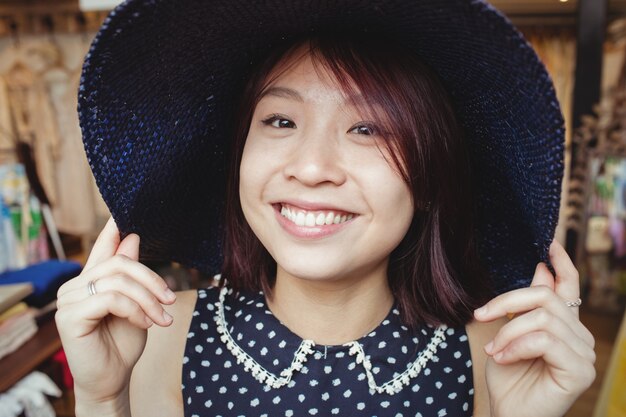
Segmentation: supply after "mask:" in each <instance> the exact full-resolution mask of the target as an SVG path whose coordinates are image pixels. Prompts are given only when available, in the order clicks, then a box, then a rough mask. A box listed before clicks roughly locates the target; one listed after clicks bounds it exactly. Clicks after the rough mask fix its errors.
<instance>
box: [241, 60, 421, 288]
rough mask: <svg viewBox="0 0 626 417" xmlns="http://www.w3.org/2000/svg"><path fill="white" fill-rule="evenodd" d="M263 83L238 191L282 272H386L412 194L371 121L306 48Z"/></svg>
mask: <svg viewBox="0 0 626 417" xmlns="http://www.w3.org/2000/svg"><path fill="white" fill-rule="evenodd" d="M270 77H271V74H270ZM265 91H266V92H265V94H264V95H263V97H262V98H261V100H260V101H259V103H258V105H257V106H256V108H255V110H254V113H253V116H252V122H251V125H250V130H249V133H248V136H247V139H246V143H245V147H244V150H243V156H242V161H241V166H240V184H239V192H240V198H241V206H242V208H243V213H244V215H245V217H246V220H247V221H248V223H249V224H250V227H251V228H252V230H253V231H254V233H255V234H256V236H257V237H258V238H259V240H260V241H261V243H262V244H263V245H264V246H265V248H266V249H267V250H268V252H269V253H270V254H271V255H272V257H273V258H274V259H275V260H276V262H277V263H278V268H279V271H280V270H281V269H282V270H283V271H285V272H287V273H288V274H290V275H293V276H296V277H299V278H304V279H318V280H319V279H338V278H348V277H352V278H358V277H360V276H363V274H367V273H368V272H371V271H372V270H374V269H377V268H385V269H383V271H386V265H387V260H388V256H389V253H390V252H391V251H392V250H393V249H394V248H395V247H396V246H397V245H398V244H399V243H400V241H401V240H402V238H403V237H404V235H405V234H406V231H407V229H408V227H409V225H410V223H411V219H412V215H413V203H412V201H411V197H410V193H409V189H408V187H407V185H406V184H405V182H404V181H403V180H402V178H401V177H400V175H399V174H398V172H397V170H396V169H395V168H394V167H392V165H390V164H391V163H390V162H388V161H387V160H386V159H385V152H386V151H385V146H384V145H383V143H382V140H383V139H382V138H381V137H380V136H378V135H376V128H375V126H373V122H368V118H367V117H366V116H365V115H363V114H361V113H360V112H359V110H358V109H357V108H356V107H354V106H352V105H351V104H349V101H347V100H345V97H344V96H343V94H342V92H341V90H340V89H339V87H337V85H336V84H335V81H334V80H332V79H330V78H329V77H327V76H326V75H325V73H324V74H320V75H318V73H317V72H316V71H315V69H314V67H313V63H312V61H311V59H310V57H309V56H308V55H306V56H304V57H303V58H302V59H300V60H299V61H298V62H296V63H295V65H292V66H291V67H290V68H289V69H288V70H287V71H285V72H284V73H282V74H281V75H280V76H279V77H278V78H276V79H275V80H274V81H273V82H272V84H271V85H270V86H269V88H267V89H266V90H265ZM372 133H373V134H372Z"/></svg>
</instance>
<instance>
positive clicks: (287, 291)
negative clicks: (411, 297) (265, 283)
mask: <svg viewBox="0 0 626 417" xmlns="http://www.w3.org/2000/svg"><path fill="white" fill-rule="evenodd" d="M386 269H387V265H386V264H385V265H381V267H380V268H378V270H376V271H373V272H372V273H370V274H368V275H367V276H361V277H359V278H358V279H340V280H332V281H330V280H307V279H301V278H297V277H294V276H291V275H289V274H288V273H287V272H286V271H284V270H282V269H281V268H280V267H278V272H277V274H276V284H275V285H274V288H273V291H272V296H271V297H268V298H267V304H268V306H269V308H270V310H271V311H272V313H273V314H274V315H275V316H276V317H277V318H278V319H279V320H280V321H281V322H282V323H283V324H284V325H285V326H287V328H289V329H290V330H291V331H292V332H294V333H295V334H297V335H298V336H300V337H301V338H303V339H311V340H313V341H314V342H315V343H316V344H321V345H340V344H343V343H347V342H350V341H352V340H356V339H358V338H360V337H362V336H363V335H365V334H367V333H369V332H370V331H371V330H373V329H374V328H376V326H378V325H379V324H380V323H381V322H382V321H383V320H384V318H385V317H386V316H387V314H388V313H389V310H390V309H391V307H392V305H393V295H392V294H391V290H390V288H389V284H388V282H387V275H386Z"/></svg>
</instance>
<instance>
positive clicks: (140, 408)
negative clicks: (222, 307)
mask: <svg viewBox="0 0 626 417" xmlns="http://www.w3.org/2000/svg"><path fill="white" fill-rule="evenodd" d="M196 298H197V292H196V290H190V291H183V292H177V293H176V302H175V303H174V304H172V305H171V306H169V307H168V308H167V310H168V312H169V313H170V314H171V315H172V316H173V317H174V321H173V323H172V324H171V325H170V326H169V327H159V326H152V327H151V328H150V329H149V330H148V340H147V342H146V347H145V349H144V351H143V354H142V355H141V358H140V359H139V361H138V362H137V364H136V365H135V367H134V368H133V373H132V376H131V379H130V408H131V411H132V417H151V416H168V417H177V416H181V417H182V416H183V398H182V389H181V384H182V366H183V356H184V352H185V343H186V341H187V332H188V331H189V325H190V323H191V318H192V313H193V309H194V307H195V304H196Z"/></svg>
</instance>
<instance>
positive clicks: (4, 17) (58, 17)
mask: <svg viewBox="0 0 626 417" xmlns="http://www.w3.org/2000/svg"><path fill="white" fill-rule="evenodd" d="M106 15H107V12H103V11H85V12H83V11H81V10H80V9H78V5H77V4H76V5H65V6H63V7H61V6H53V5H47V6H39V7H33V6H30V7H27V6H18V5H15V6H9V7H7V6H0V37H9V36H10V37H13V38H14V39H15V40H16V42H19V37H20V36H22V35H49V36H51V37H53V36H54V35H55V34H57V33H58V34H61V33H73V34H76V33H88V32H96V31H97V30H98V28H99V27H100V26H101V25H102V22H103V21H104V19H105V18H106Z"/></svg>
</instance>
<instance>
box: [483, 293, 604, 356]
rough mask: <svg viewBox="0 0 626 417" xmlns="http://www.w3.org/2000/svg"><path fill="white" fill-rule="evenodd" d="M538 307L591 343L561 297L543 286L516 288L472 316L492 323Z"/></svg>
mask: <svg viewBox="0 0 626 417" xmlns="http://www.w3.org/2000/svg"><path fill="white" fill-rule="evenodd" d="M538 307H543V308H545V309H546V310H548V311H549V312H550V313H552V314H554V315H555V316H557V317H559V318H560V319H561V320H563V321H564V322H565V323H567V325H568V326H570V328H571V329H572V330H573V331H574V332H576V334H577V335H578V336H579V337H580V338H582V339H584V340H586V341H587V342H588V343H593V341H592V340H593V336H592V335H591V333H590V332H589V330H587V328H585V326H583V325H582V323H581V322H580V320H578V317H577V316H575V315H573V314H572V313H571V312H570V311H569V309H570V308H571V307H568V306H566V305H565V301H563V299H561V297H559V296H558V295H556V293H554V292H553V291H552V290H551V289H550V288H548V287H545V286H543V285H540V286H537V287H528V288H518V289H516V290H512V291H508V292H505V293H503V294H500V295H498V296H497V297H495V298H493V299H492V300H490V301H489V302H488V303H487V304H485V305H484V306H482V307H481V308H480V309H477V310H475V311H474V316H475V317H476V320H479V321H493V320H496V319H498V318H499V317H503V316H505V315H507V314H509V313H525V312H527V311H531V310H534V309H536V308H538ZM483 309H484V310H483Z"/></svg>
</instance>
